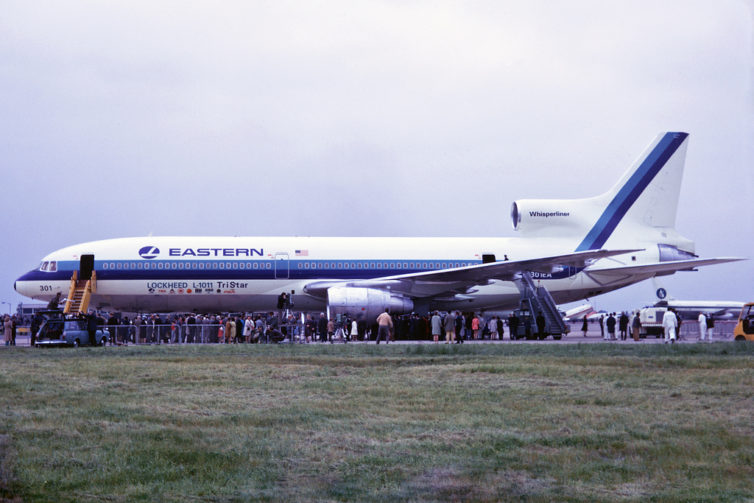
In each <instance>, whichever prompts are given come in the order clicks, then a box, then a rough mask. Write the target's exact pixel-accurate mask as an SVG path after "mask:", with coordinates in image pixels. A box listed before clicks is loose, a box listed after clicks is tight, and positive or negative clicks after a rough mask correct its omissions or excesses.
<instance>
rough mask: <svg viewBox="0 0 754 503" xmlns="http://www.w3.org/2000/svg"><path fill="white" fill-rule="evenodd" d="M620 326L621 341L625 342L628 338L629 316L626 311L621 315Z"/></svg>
mask: <svg viewBox="0 0 754 503" xmlns="http://www.w3.org/2000/svg"><path fill="white" fill-rule="evenodd" d="M618 326H619V327H620V340H622V341H625V340H626V339H627V338H628V315H627V314H626V312H625V311H623V312H622V313H620V318H619V319H618Z"/></svg>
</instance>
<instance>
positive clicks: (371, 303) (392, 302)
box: [327, 286, 414, 320]
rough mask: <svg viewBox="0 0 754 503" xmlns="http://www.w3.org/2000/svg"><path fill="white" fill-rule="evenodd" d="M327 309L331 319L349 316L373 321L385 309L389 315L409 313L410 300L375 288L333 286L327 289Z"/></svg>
mask: <svg viewBox="0 0 754 503" xmlns="http://www.w3.org/2000/svg"><path fill="white" fill-rule="evenodd" d="M327 309H328V311H329V314H330V316H331V317H333V316H336V315H349V316H353V317H355V318H356V319H361V318H364V319H367V320H374V319H375V318H377V316H379V314H380V313H382V312H384V311H385V309H389V310H390V314H405V313H410V312H411V311H412V310H413V309H414V303H413V301H412V300H411V299H409V298H406V297H403V296H402V295H396V294H393V293H390V292H388V291H385V290H377V289H376V288H356V287H341V286H334V287H331V288H328V289H327Z"/></svg>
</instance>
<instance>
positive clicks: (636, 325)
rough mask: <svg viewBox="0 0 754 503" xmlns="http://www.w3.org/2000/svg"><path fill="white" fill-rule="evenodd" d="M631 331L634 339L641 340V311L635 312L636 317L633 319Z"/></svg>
mask: <svg viewBox="0 0 754 503" xmlns="http://www.w3.org/2000/svg"><path fill="white" fill-rule="evenodd" d="M631 331H632V332H633V335H634V341H636V342H639V333H640V332H641V317H640V316H639V311H636V312H635V313H634V318H633V319H632V320H631Z"/></svg>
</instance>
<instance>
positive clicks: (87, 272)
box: [79, 255, 94, 280]
mask: <svg viewBox="0 0 754 503" xmlns="http://www.w3.org/2000/svg"><path fill="white" fill-rule="evenodd" d="M92 271H94V255H82V256H81V258H80V259H79V279H80V280H89V279H92Z"/></svg>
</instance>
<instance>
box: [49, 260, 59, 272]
mask: <svg viewBox="0 0 754 503" xmlns="http://www.w3.org/2000/svg"><path fill="white" fill-rule="evenodd" d="M47 270H48V271H50V272H55V271H57V270H58V263H57V262H55V261H52V262H50V264H49V265H48V266H47Z"/></svg>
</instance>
